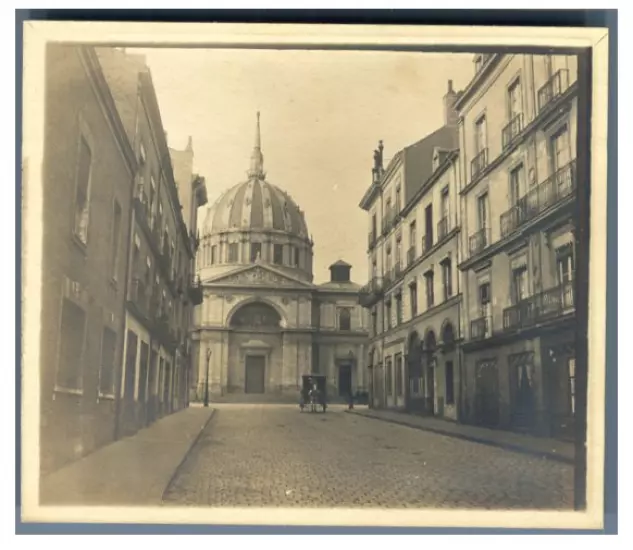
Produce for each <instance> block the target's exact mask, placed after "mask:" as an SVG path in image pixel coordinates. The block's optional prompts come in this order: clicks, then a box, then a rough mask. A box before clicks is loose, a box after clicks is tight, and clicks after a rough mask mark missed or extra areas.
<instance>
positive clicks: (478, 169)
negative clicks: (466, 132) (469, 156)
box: [470, 147, 488, 180]
mask: <svg viewBox="0 0 633 550" xmlns="http://www.w3.org/2000/svg"><path fill="white" fill-rule="evenodd" d="M486 166H488V148H487V147H485V148H484V149H482V150H481V151H479V153H477V154H476V155H475V157H474V158H473V160H471V161H470V179H471V180H475V179H477V177H478V176H479V174H481V173H482V172H483V171H484V168H486Z"/></svg>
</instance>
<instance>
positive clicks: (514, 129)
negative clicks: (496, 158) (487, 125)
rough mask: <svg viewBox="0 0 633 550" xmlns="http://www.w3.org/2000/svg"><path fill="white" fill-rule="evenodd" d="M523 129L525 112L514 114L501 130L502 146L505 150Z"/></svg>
mask: <svg viewBox="0 0 633 550" xmlns="http://www.w3.org/2000/svg"><path fill="white" fill-rule="evenodd" d="M522 131H523V113H518V114H516V115H514V116H513V117H512V118H511V119H510V122H508V124H506V125H505V126H504V127H503V130H501V148H502V149H503V150H504V151H505V150H506V149H507V148H508V147H510V146H511V145H512V144H513V143H514V140H515V139H516V138H517V137H518V136H519V134H520V133H521V132H522Z"/></svg>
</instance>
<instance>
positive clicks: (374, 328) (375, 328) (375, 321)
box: [371, 308, 378, 336]
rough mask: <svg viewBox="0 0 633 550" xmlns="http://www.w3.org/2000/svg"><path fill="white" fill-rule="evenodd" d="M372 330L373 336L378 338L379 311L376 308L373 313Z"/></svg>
mask: <svg viewBox="0 0 633 550" xmlns="http://www.w3.org/2000/svg"><path fill="white" fill-rule="evenodd" d="M371 329H372V334H373V335H374V336H376V335H377V334H378V311H377V310H376V309H375V308H374V309H373V310H372V312H371Z"/></svg>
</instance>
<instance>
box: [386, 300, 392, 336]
mask: <svg viewBox="0 0 633 550" xmlns="http://www.w3.org/2000/svg"><path fill="white" fill-rule="evenodd" d="M385 324H386V326H387V330H389V329H390V328H391V299H389V300H388V301H386V302H385Z"/></svg>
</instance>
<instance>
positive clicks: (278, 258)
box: [273, 244, 284, 265]
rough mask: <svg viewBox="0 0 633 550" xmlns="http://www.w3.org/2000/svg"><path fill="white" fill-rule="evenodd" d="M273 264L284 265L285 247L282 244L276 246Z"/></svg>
mask: <svg viewBox="0 0 633 550" xmlns="http://www.w3.org/2000/svg"><path fill="white" fill-rule="evenodd" d="M273 262H275V263H276V264H278V265H281V264H283V263H284V247H283V245H281V244H276V245H274V249H273Z"/></svg>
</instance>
